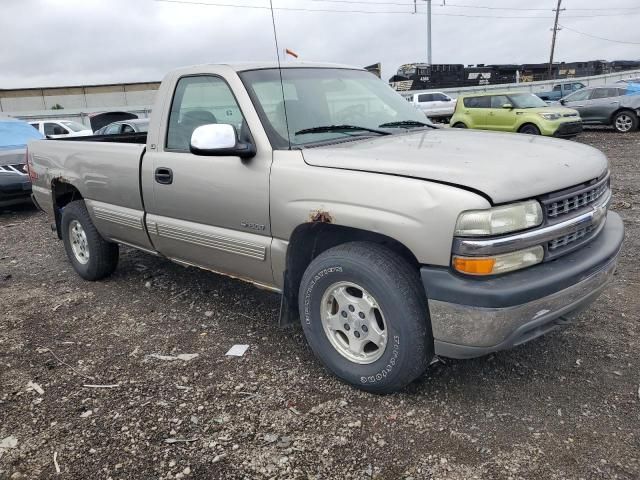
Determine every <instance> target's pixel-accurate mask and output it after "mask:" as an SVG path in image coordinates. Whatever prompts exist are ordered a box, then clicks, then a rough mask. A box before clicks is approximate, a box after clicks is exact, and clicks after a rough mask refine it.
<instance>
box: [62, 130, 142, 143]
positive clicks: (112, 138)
mask: <svg viewBox="0 0 640 480" xmlns="http://www.w3.org/2000/svg"><path fill="white" fill-rule="evenodd" d="M51 140H56V141H63V142H70V141H73V142H108V143H137V144H142V145H144V144H146V143H147V132H135V133H122V134H120V135H91V136H89V137H65V138H56V139H51Z"/></svg>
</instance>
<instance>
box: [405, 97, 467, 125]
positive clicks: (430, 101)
mask: <svg viewBox="0 0 640 480" xmlns="http://www.w3.org/2000/svg"><path fill="white" fill-rule="evenodd" d="M408 100H409V102H411V103H412V104H413V105H414V106H415V107H416V108H417V109H419V110H421V111H423V112H424V114H425V115H426V116H427V117H429V118H430V119H432V120H442V121H445V122H448V121H449V119H450V118H451V116H452V115H453V111H454V110H455V107H456V102H455V100H454V99H453V98H451V97H450V96H449V95H447V94H446V93H442V92H428V93H414V94H413V95H411V96H410V97H409V98H408Z"/></svg>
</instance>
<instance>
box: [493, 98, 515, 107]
mask: <svg viewBox="0 0 640 480" xmlns="http://www.w3.org/2000/svg"><path fill="white" fill-rule="evenodd" d="M505 103H511V102H510V101H509V98H507V96H506V95H492V96H491V108H502V106H503V105H504V104H505Z"/></svg>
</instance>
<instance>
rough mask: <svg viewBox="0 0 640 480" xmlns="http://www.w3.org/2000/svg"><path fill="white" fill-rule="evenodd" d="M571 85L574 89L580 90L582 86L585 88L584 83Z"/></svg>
mask: <svg viewBox="0 0 640 480" xmlns="http://www.w3.org/2000/svg"><path fill="white" fill-rule="evenodd" d="M571 87H572V88H573V89H574V90H580V89H581V88H584V85H583V84H582V83H574V84H573V85H572V86H571Z"/></svg>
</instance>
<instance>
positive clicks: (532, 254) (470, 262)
mask: <svg viewBox="0 0 640 480" xmlns="http://www.w3.org/2000/svg"><path fill="white" fill-rule="evenodd" d="M543 258H544V249H543V248H542V247H541V246H537V247H532V248H526V249H524V250H518V251H517V252H510V253H503V254H501V255H493V256H491V257H460V256H456V255H454V256H453V259H452V262H451V263H452V265H453V268H454V269H456V270H457V271H458V272H460V273H466V274H468V275H497V274H499V273H506V272H511V271H513V270H519V269H521V268H525V267H530V266H531V265H535V264H536V263H540V262H542V259H543Z"/></svg>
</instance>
